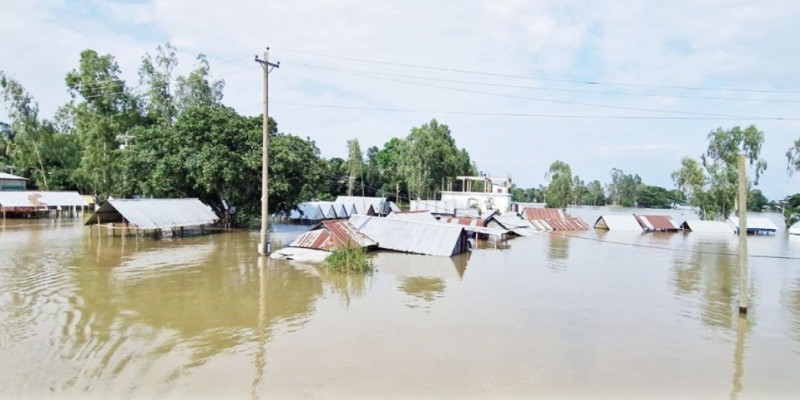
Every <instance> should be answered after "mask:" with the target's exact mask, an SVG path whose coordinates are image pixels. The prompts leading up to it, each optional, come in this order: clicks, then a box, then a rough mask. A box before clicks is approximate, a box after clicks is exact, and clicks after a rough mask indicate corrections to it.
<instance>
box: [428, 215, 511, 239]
mask: <svg viewBox="0 0 800 400" xmlns="http://www.w3.org/2000/svg"><path fill="white" fill-rule="evenodd" d="M439 222H440V223H445V224H451V225H461V226H463V227H464V230H465V231H467V232H475V233H482V234H484V235H492V236H502V235H505V234H507V233H508V232H509V231H508V230H507V229H499V228H487V227H486V221H484V220H482V219H480V218H469V217H443V218H442V219H440V220H439Z"/></svg>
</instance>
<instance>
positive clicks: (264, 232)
mask: <svg viewBox="0 0 800 400" xmlns="http://www.w3.org/2000/svg"><path fill="white" fill-rule="evenodd" d="M255 61H256V62H257V63H259V64H260V65H261V68H262V69H263V70H264V122H263V123H264V128H263V129H264V130H263V133H262V135H263V137H262V139H261V147H262V149H261V152H262V157H261V239H260V240H259V242H258V254H260V255H262V256H268V255H269V252H270V250H271V249H270V244H269V224H268V221H269V208H268V207H267V205H268V201H269V199H268V197H269V196H268V189H269V172H268V168H269V72H270V71H272V69H273V68H279V67H280V64H281V63H277V64H273V63H271V62H269V47H267V50H266V51H264V59H263V60H259V59H258V56H256V59H255Z"/></svg>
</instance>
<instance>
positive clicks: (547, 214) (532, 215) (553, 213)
mask: <svg viewBox="0 0 800 400" xmlns="http://www.w3.org/2000/svg"><path fill="white" fill-rule="evenodd" d="M520 214H521V215H522V217H523V218H525V219H528V220H533V219H563V218H564V212H563V211H561V209H560V208H534V207H526V208H525V209H524V210H522V212H521V213H520Z"/></svg>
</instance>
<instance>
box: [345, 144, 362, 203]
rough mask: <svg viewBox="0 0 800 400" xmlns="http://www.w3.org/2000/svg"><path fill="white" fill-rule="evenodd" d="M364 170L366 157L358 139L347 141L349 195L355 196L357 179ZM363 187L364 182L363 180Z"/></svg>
mask: <svg viewBox="0 0 800 400" xmlns="http://www.w3.org/2000/svg"><path fill="white" fill-rule="evenodd" d="M363 170H364V156H363V155H362V154H361V146H359V144H358V139H353V140H348V141H347V172H348V174H349V178H348V180H347V195H348V196H352V195H353V187H354V186H355V183H356V179H357V178H359V177H361V176H362V173H363ZM362 185H363V180H362Z"/></svg>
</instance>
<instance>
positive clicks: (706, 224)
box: [681, 220, 734, 234]
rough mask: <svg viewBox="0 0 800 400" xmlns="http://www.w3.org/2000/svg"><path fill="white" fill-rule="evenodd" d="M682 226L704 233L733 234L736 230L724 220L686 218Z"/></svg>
mask: <svg viewBox="0 0 800 400" xmlns="http://www.w3.org/2000/svg"><path fill="white" fill-rule="evenodd" d="M681 228H682V229H686V230H690V231H692V232H702V233H726V234H731V233H733V232H734V229H733V225H731V224H729V223H727V222H723V221H701V220H686V221H684V222H683V223H682V224H681Z"/></svg>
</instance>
